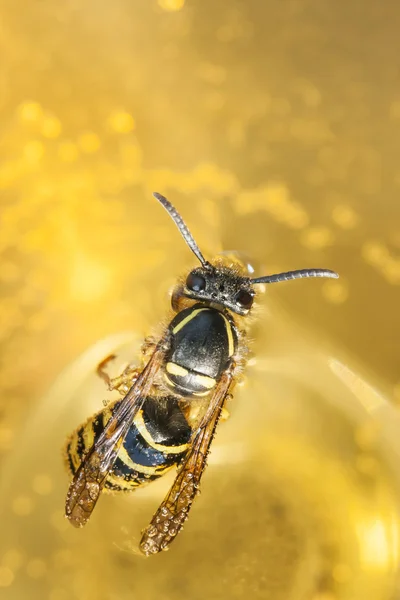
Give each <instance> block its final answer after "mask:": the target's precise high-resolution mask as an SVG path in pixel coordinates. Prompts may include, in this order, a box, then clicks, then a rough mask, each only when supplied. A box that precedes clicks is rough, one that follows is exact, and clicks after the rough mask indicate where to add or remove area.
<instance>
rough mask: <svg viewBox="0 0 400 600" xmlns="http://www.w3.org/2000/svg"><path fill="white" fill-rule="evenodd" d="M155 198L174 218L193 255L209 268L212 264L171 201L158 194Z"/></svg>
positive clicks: (156, 193)
mask: <svg viewBox="0 0 400 600" xmlns="http://www.w3.org/2000/svg"><path fill="white" fill-rule="evenodd" d="M153 196H154V198H156V200H158V201H159V202H160V204H162V205H163V207H164V208H165V210H166V211H167V212H168V213H169V215H170V216H171V217H172V219H173V220H174V222H175V224H176V226H177V227H178V229H179V231H180V232H181V234H182V237H183V239H184V240H185V242H186V243H187V245H188V246H189V248H190V249H191V251H192V252H193V254H195V255H196V256H197V258H198V259H199V261H200V262H201V264H202V265H203V267H208V266H209V264H210V263H208V262H207V261H206V259H205V258H204V256H203V255H202V253H201V252H200V248H199V247H198V245H197V244H196V242H195V241H194V238H193V236H192V234H191V233H190V231H189V229H188V227H187V225H186V224H185V222H184V220H183V219H182V217H181V215H180V214H179V213H178V211H177V210H176V208H175V207H174V206H173V205H172V204H171V202H170V201H169V200H167V198H165V197H164V196H162V195H161V194H159V193H158V192H153Z"/></svg>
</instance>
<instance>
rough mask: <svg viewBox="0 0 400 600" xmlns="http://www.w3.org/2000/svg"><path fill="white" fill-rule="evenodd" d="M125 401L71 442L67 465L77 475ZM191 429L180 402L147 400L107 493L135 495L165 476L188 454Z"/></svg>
mask: <svg viewBox="0 0 400 600" xmlns="http://www.w3.org/2000/svg"><path fill="white" fill-rule="evenodd" d="M120 403H121V400H118V401H116V402H115V403H113V404H111V405H109V406H107V407H106V408H104V409H103V410H102V411H100V412H98V413H97V414H95V415H94V416H93V417H91V418H90V419H89V420H88V421H87V422H86V423H85V424H84V425H82V426H81V427H79V428H78V429H77V430H76V431H74V433H73V434H72V435H71V437H70V438H69V439H68V442H67V446H66V462H67V466H68V470H69V471H70V473H71V474H72V475H74V474H75V473H76V471H77V469H78V468H79V466H80V464H81V462H82V459H83V457H84V455H85V454H86V453H87V452H88V451H89V450H90V448H91V447H92V445H93V443H94V442H95V441H96V440H97V438H98V437H99V435H100V434H101V432H102V431H103V429H104V427H105V425H106V424H107V423H108V421H109V420H110V418H111V415H112V414H113V412H114V411H115V409H116V408H117V407H118V406H119V405H120ZM190 435H191V428H190V427H189V425H188V423H187V421H186V419H185V417H184V415H183V413H182V411H181V410H180V408H179V405H178V402H177V400H176V398H173V397H171V396H167V397H163V398H147V399H146V401H145V403H144V405H143V407H142V409H141V410H140V411H139V413H138V414H137V416H136V418H135V420H134V422H133V424H132V426H131V427H130V429H129V431H128V434H127V436H126V438H125V440H124V443H123V445H122V447H121V449H120V451H119V453H118V457H117V460H116V461H115V463H114V467H113V470H112V471H111V473H110V475H109V476H108V478H107V481H106V485H105V487H106V489H109V490H113V491H131V490H133V489H135V488H136V487H138V486H139V485H142V484H144V483H149V482H150V481H153V480H154V479H157V478H158V477H161V475H164V473H166V472H167V471H168V470H169V469H170V468H171V467H173V466H174V465H176V464H178V463H179V461H180V459H181V458H182V457H183V456H184V455H185V454H186V451H187V449H188V442H189V440H190Z"/></svg>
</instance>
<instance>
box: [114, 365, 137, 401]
mask: <svg viewBox="0 0 400 600" xmlns="http://www.w3.org/2000/svg"><path fill="white" fill-rule="evenodd" d="M141 372H142V368H141V367H133V366H132V365H128V366H127V367H126V369H125V370H124V371H123V373H122V374H121V375H118V377H113V378H112V379H110V381H109V384H108V389H109V390H110V391H112V390H118V392H119V393H120V394H121V395H122V396H125V394H127V393H128V392H129V390H130V389H131V387H132V386H133V384H134V383H135V381H136V379H137V378H138V377H139V375H140V373H141Z"/></svg>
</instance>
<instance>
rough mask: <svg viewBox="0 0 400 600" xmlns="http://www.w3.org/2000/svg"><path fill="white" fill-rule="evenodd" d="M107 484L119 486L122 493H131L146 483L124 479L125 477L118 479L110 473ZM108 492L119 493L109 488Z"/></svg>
mask: <svg viewBox="0 0 400 600" xmlns="http://www.w3.org/2000/svg"><path fill="white" fill-rule="evenodd" d="M107 482H108V483H111V484H112V485H117V486H118V487H119V488H120V490H121V491H122V492H129V491H131V490H134V489H135V488H137V487H138V486H139V485H142V484H143V483H145V482H144V481H136V480H135V479H131V480H127V479H124V478H123V477H118V476H117V475H114V474H113V473H110V475H108V477H107ZM106 489H107V488H106ZM108 491H109V492H118V491H119V490H113V489H110V488H109V489H108Z"/></svg>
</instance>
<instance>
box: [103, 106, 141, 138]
mask: <svg viewBox="0 0 400 600" xmlns="http://www.w3.org/2000/svg"><path fill="white" fill-rule="evenodd" d="M107 122H108V126H109V127H110V129H112V130H113V131H115V132H116V133H129V132H130V131H132V130H133V129H135V120H134V118H133V117H132V115H130V114H129V113H128V112H126V111H124V110H114V111H113V112H112V113H111V115H110V116H109V117H108V121H107Z"/></svg>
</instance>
